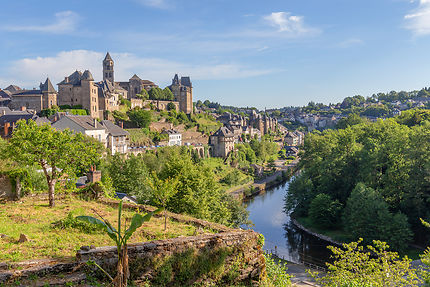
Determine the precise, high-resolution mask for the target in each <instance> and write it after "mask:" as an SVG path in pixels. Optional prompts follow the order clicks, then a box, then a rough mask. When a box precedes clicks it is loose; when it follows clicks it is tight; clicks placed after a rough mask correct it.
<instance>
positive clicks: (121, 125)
mask: <svg viewBox="0 0 430 287" xmlns="http://www.w3.org/2000/svg"><path fill="white" fill-rule="evenodd" d="M119 126H120V127H121V128H122V129H123V128H124V122H123V121H120V122H119Z"/></svg>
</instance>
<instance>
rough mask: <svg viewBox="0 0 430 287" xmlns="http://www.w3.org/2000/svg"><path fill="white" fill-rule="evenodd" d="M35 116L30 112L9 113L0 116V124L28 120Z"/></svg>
mask: <svg viewBox="0 0 430 287" xmlns="http://www.w3.org/2000/svg"><path fill="white" fill-rule="evenodd" d="M36 117H37V116H36V115H34V114H30V113H26V114H24V113H9V114H7V115H4V116H1V117H0V125H4V124H5V123H16V122H17V121H19V120H26V121H28V120H30V119H35V118H36Z"/></svg>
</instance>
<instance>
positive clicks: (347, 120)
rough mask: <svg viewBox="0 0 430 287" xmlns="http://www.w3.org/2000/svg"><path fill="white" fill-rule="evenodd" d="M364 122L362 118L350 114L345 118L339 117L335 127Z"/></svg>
mask: <svg viewBox="0 0 430 287" xmlns="http://www.w3.org/2000/svg"><path fill="white" fill-rule="evenodd" d="M363 122H365V120H364V119H363V118H361V117H360V116H359V115H357V114H350V115H348V116H347V117H346V118H341V119H340V120H339V121H338V122H337V125H336V127H337V128H338V129H346V128H347V127H350V126H353V125H358V124H361V123H363Z"/></svg>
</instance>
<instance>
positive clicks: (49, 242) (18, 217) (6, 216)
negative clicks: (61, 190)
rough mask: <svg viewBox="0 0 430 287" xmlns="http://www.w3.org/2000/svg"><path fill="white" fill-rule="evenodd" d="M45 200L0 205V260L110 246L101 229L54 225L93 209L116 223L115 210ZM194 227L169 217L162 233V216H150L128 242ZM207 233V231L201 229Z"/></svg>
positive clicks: (128, 215)
mask: <svg viewBox="0 0 430 287" xmlns="http://www.w3.org/2000/svg"><path fill="white" fill-rule="evenodd" d="M47 203H48V200H47V198H46V197H42V196H31V197H26V198H23V199H22V200H21V201H18V202H6V203H2V204H0V222H1V224H0V233H1V234H5V235H7V237H6V238H0V250H1V252H0V262H17V261H23V260H30V259H42V258H55V259H64V258H67V257H70V256H74V255H75V254H76V251H77V250H78V249H80V247H81V246H84V245H95V246H112V245H113V242H112V241H111V239H110V238H109V237H108V236H107V235H106V234H105V233H104V232H103V231H102V230H95V231H94V230H91V232H88V230H85V229H84V228H74V227H66V228H64V229H62V228H58V227H57V228H56V227H54V226H53V223H54V222H57V221H59V220H62V219H66V218H67V216H68V214H69V213H70V212H72V214H73V217H74V216H77V215H92V216H95V214H94V212H93V211H92V210H93V209H94V210H96V211H97V212H98V213H99V214H100V215H102V216H103V217H104V218H105V219H107V220H109V221H110V222H111V223H112V224H113V225H114V226H116V225H117V210H116V209H115V208H112V207H109V206H106V205H104V204H103V203H100V202H94V201H83V200H80V199H78V198H76V197H74V196H71V195H66V196H63V197H62V198H57V201H56V206H55V207H54V208H50V207H48V204H47ZM133 214H134V212H133V211H130V210H127V209H126V210H124V211H123V218H124V219H125V220H127V222H130V219H131V217H132V215H133ZM196 229H197V228H196V227H195V226H194V225H192V224H184V223H179V222H176V221H172V220H168V229H167V232H166V233H165V232H164V219H163V218H161V217H158V218H155V217H153V218H152V219H151V220H150V221H149V222H147V223H145V224H144V225H143V226H142V228H140V229H139V230H138V231H137V232H135V233H134V235H133V236H132V237H131V240H130V241H129V242H130V243H135V242H144V241H150V240H156V239H166V238H174V237H178V236H181V235H182V236H191V235H194V234H195V233H196V231H197V230H196ZM203 232H205V233H210V230H203ZM21 233H23V234H25V235H27V236H28V237H29V239H30V241H28V242H24V243H18V242H17V241H18V238H19V236H20V234H21Z"/></svg>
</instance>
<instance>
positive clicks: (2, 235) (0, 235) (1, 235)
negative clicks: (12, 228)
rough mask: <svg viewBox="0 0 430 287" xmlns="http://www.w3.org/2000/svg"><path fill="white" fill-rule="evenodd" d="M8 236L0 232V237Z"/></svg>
mask: <svg viewBox="0 0 430 287" xmlns="http://www.w3.org/2000/svg"><path fill="white" fill-rule="evenodd" d="M8 237H9V236H7V235H6V234H2V233H0V238H8Z"/></svg>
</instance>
